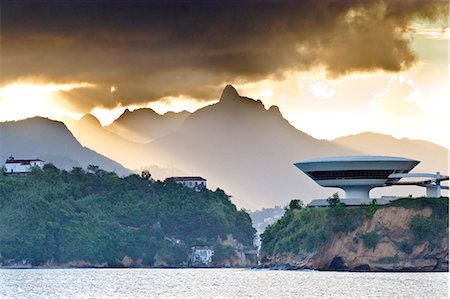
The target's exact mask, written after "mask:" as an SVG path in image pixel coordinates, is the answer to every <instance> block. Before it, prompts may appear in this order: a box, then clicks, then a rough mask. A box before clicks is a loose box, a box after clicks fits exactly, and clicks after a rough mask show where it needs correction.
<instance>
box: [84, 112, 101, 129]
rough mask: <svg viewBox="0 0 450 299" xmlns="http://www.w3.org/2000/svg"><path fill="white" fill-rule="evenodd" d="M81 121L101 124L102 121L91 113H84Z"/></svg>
mask: <svg viewBox="0 0 450 299" xmlns="http://www.w3.org/2000/svg"><path fill="white" fill-rule="evenodd" d="M80 122H82V123H86V124H93V125H96V126H101V124H100V121H99V120H98V119H97V118H96V117H95V116H93V115H92V114H90V113H86V114H85V115H83V117H82V118H80Z"/></svg>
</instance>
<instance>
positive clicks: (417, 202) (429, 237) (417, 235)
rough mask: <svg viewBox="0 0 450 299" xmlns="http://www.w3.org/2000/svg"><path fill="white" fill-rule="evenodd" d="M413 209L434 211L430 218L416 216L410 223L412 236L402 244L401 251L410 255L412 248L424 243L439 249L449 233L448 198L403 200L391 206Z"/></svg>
mask: <svg viewBox="0 0 450 299" xmlns="http://www.w3.org/2000/svg"><path fill="white" fill-rule="evenodd" d="M390 205H391V206H403V207H408V208H413V209H420V208H424V207H430V208H431V209H432V211H433V213H432V214H431V216H430V217H424V216H421V215H417V216H415V217H414V218H413V219H412V220H411V223H410V231H411V235H410V236H408V238H407V241H405V242H404V243H402V244H401V246H400V249H401V250H402V251H403V252H405V253H407V254H409V253H411V252H412V248H413V247H414V246H415V245H418V244H420V243H423V242H428V243H429V244H430V246H431V248H436V247H439V246H440V244H441V242H442V239H443V237H444V236H445V235H446V234H447V233H448V232H447V229H448V198H447V197H441V198H402V199H399V200H396V201H394V202H392V203H391V204H390Z"/></svg>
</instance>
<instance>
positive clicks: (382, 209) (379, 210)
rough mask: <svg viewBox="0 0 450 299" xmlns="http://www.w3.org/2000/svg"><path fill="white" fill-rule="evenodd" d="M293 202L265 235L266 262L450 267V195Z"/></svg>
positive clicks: (352, 267)
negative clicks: (380, 202)
mask: <svg viewBox="0 0 450 299" xmlns="http://www.w3.org/2000/svg"><path fill="white" fill-rule="evenodd" d="M293 202H294V201H292V202H291V204H290V208H289V209H288V210H287V212H286V213H285V214H284V216H283V217H282V218H281V219H280V220H278V222H276V223H274V224H272V225H270V226H269V227H267V229H266V230H265V232H264V234H263V235H262V236H261V239H262V247H261V256H262V258H261V259H262V263H263V265H264V266H275V267H277V266H287V267H294V268H312V269H319V270H355V271H358V270H359V271H448V237H449V236H448V198H447V197H441V198H403V199H398V200H395V201H392V202H391V203H389V204H388V205H386V206H377V205H375V203H373V204H371V205H370V206H360V207H345V206H344V205H342V204H337V205H335V206H332V207H329V208H309V207H306V208H302V206H301V205H293V204H292V203H293ZM294 203H295V202H294Z"/></svg>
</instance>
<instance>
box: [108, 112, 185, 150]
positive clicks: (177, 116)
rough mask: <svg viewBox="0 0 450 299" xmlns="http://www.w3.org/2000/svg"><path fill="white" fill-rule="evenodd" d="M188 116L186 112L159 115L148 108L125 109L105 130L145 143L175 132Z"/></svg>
mask: <svg viewBox="0 0 450 299" xmlns="http://www.w3.org/2000/svg"><path fill="white" fill-rule="evenodd" d="M189 115H190V113H189V112H187V111H182V112H179V113H175V112H167V113H165V114H164V115H161V114H158V113H156V112H155V111H154V110H153V109H150V108H140V109H136V110H134V111H130V110H128V109H125V111H124V112H123V113H122V115H120V116H119V118H117V119H116V120H115V121H114V122H113V123H111V124H110V125H109V126H107V127H105V128H106V129H107V130H109V131H111V132H114V133H116V134H119V135H121V136H123V137H124V138H126V139H129V140H131V141H135V142H140V143H146V142H149V141H151V140H154V139H156V138H159V137H162V136H164V135H166V134H168V133H170V132H172V131H175V130H176V129H178V128H179V127H180V126H181V124H182V123H183V121H184V120H185V119H186V118H187V117H188V116H189Z"/></svg>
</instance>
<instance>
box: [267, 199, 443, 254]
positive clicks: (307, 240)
mask: <svg viewBox="0 0 450 299" xmlns="http://www.w3.org/2000/svg"><path fill="white" fill-rule="evenodd" d="M389 206H401V207H405V208H410V209H422V208H424V207H430V208H432V211H433V213H432V215H431V216H430V217H424V216H420V215H418V216H415V217H414V218H413V219H412V220H411V223H410V224H409V226H410V227H409V228H410V235H409V236H407V238H406V240H407V241H406V242H404V244H400V249H401V250H402V251H404V252H405V253H408V254H409V253H411V252H412V248H413V247H414V246H415V245H417V244H420V243H422V242H424V241H428V242H429V243H430V246H432V247H433V246H439V244H440V242H442V240H443V239H444V237H445V234H446V233H447V232H446V230H447V228H448V198H444V197H442V198H438V199H436V198H417V199H414V198H404V199H399V200H396V201H393V202H391V203H390V204H389V205H387V206H384V207H389ZM384 207H379V206H376V205H375V203H372V204H370V205H369V206H360V207H345V206H343V205H342V204H340V203H339V202H338V201H337V202H336V204H334V205H333V206H332V207H328V208H303V207H301V206H298V204H297V203H292V205H290V207H289V208H288V209H287V211H286V213H285V214H284V216H283V217H282V218H281V219H280V220H278V221H277V222H276V223H274V224H272V225H270V226H268V227H267V228H266V230H265V232H264V233H263V234H262V235H261V239H262V246H261V249H262V251H263V253H264V254H266V255H275V254H277V253H293V254H298V253H301V252H303V253H305V252H307V253H313V252H314V251H315V250H317V249H318V248H319V247H320V246H321V245H322V244H324V243H325V242H327V241H330V240H331V239H332V238H333V237H334V235H335V234H336V233H345V232H350V231H353V230H355V229H356V228H358V227H359V226H360V225H361V224H362V223H363V221H364V220H366V219H370V218H371V217H372V216H373V215H374V214H375V212H376V210H377V209H382V208H384ZM381 237H382V236H380V235H379V232H367V233H363V234H362V235H360V236H359V238H358V240H355V242H358V241H359V239H360V240H361V241H362V242H363V244H364V246H365V247H366V248H368V249H373V248H375V247H376V245H377V244H378V241H379V239H380V238H381Z"/></svg>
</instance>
